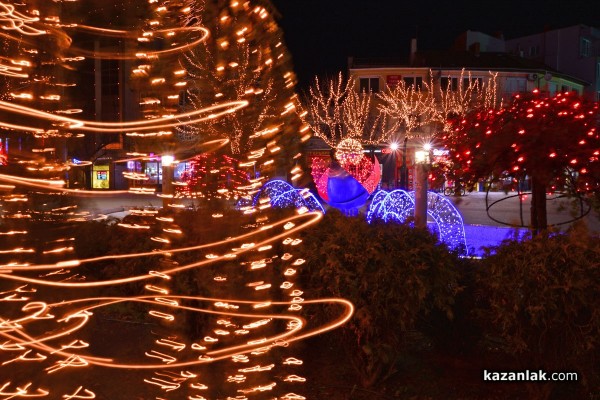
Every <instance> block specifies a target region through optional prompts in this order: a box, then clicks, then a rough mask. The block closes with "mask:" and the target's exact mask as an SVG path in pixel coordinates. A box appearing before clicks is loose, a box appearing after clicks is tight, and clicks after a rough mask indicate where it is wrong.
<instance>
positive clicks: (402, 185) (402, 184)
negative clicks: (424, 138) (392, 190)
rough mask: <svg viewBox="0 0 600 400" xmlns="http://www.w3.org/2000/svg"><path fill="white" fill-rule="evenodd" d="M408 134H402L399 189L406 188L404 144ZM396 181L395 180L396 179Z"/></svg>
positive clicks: (406, 174) (406, 173) (406, 175)
mask: <svg viewBox="0 0 600 400" xmlns="http://www.w3.org/2000/svg"><path fill="white" fill-rule="evenodd" d="M407 142H408V136H406V135H405V136H404V144H403V145H402V166H401V167H400V189H402V190H408V169H407V168H406V144H407ZM396 182H397V181H396Z"/></svg>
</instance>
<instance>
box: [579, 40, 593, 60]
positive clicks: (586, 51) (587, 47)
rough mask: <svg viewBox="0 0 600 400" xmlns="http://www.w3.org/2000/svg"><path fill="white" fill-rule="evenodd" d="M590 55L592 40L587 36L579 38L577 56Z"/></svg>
mask: <svg viewBox="0 0 600 400" xmlns="http://www.w3.org/2000/svg"><path fill="white" fill-rule="evenodd" d="M591 55H592V41H591V40H590V39H587V38H584V37H582V38H580V39H579V56H580V57H589V56H591Z"/></svg>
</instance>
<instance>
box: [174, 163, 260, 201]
mask: <svg viewBox="0 0 600 400" xmlns="http://www.w3.org/2000/svg"><path fill="white" fill-rule="evenodd" d="M238 164H239V161H238V160H236V159H234V158H232V157H229V156H227V155H220V154H214V153H203V154H200V155H198V156H195V157H194V158H192V159H191V160H190V169H189V170H188V171H186V172H185V173H184V175H183V177H182V179H181V180H182V181H183V182H185V183H186V185H185V186H183V187H182V188H181V190H182V191H183V192H185V193H186V194H187V195H189V196H190V197H197V196H201V197H208V198H223V199H234V200H236V199H237V198H238V197H240V196H241V195H243V194H244V192H243V191H241V190H240V188H241V187H243V186H246V185H248V184H249V178H250V176H249V174H248V173H247V172H245V171H242V170H240V169H238V168H237V166H238Z"/></svg>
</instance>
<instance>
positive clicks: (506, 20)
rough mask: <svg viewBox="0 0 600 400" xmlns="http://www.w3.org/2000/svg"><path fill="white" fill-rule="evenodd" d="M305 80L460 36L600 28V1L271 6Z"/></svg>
mask: <svg viewBox="0 0 600 400" xmlns="http://www.w3.org/2000/svg"><path fill="white" fill-rule="evenodd" d="M272 1H273V3H274V5H275V6H276V8H277V9H278V10H279V12H280V14H281V19H280V20H279V25H280V27H281V28H282V29H283V31H284V34H285V40H286V44H287V46H288V50H289V51H290V52H291V53H292V58H293V61H294V66H295V69H296V72H297V74H298V78H299V80H300V88H304V87H306V85H307V84H308V83H310V82H311V81H312V79H313V77H314V76H315V75H331V74H335V73H336V71H340V70H344V71H345V70H346V67H347V58H348V57H349V56H356V57H404V56H406V55H407V54H408V51H409V45H410V39H411V37H414V36H415V35H417V37H418V47H419V49H423V50H424V49H444V48H448V47H449V46H450V45H451V44H452V42H453V41H454V39H455V38H456V36H458V35H459V34H460V33H461V32H464V31H466V30H467V29H470V30H478V31H482V32H484V33H488V34H494V33H495V32H502V33H503V34H504V37H505V38H507V39H511V38H514V37H519V36H524V35H528V34H532V33H537V32H542V31H543V30H544V29H547V28H563V27H566V26H571V25H576V24H579V23H583V24H587V25H592V26H596V27H600V0H505V1H488V0H482V1H480V2H479V3H476V2H474V1H473V0H471V1H468V0H445V1H439V0H428V1H424V0H410V1H409V0H346V1H343V0H272Z"/></svg>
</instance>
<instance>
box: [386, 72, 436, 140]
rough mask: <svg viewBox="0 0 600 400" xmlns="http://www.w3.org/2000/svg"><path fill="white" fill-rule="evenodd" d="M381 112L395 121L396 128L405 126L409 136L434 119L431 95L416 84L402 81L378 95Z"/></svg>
mask: <svg viewBox="0 0 600 400" xmlns="http://www.w3.org/2000/svg"><path fill="white" fill-rule="evenodd" d="M377 96H378V98H379V100H380V104H379V112H380V113H381V114H383V115H385V116H387V117H389V118H390V119H391V120H393V121H395V123H396V124H395V129H394V131H397V130H398V128H403V129H404V132H405V135H406V136H407V137H410V136H412V134H413V132H414V131H416V130H417V129H419V128H422V127H424V126H427V125H429V124H431V122H432V121H434V116H435V114H434V112H433V109H432V107H430V104H429V101H430V95H429V93H427V92H425V91H423V90H422V89H421V88H420V87H418V86H415V85H407V84H406V83H405V82H404V81H400V82H399V84H398V85H396V86H395V87H393V88H391V89H388V90H387V91H385V92H383V93H380V94H378V95H377Z"/></svg>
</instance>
